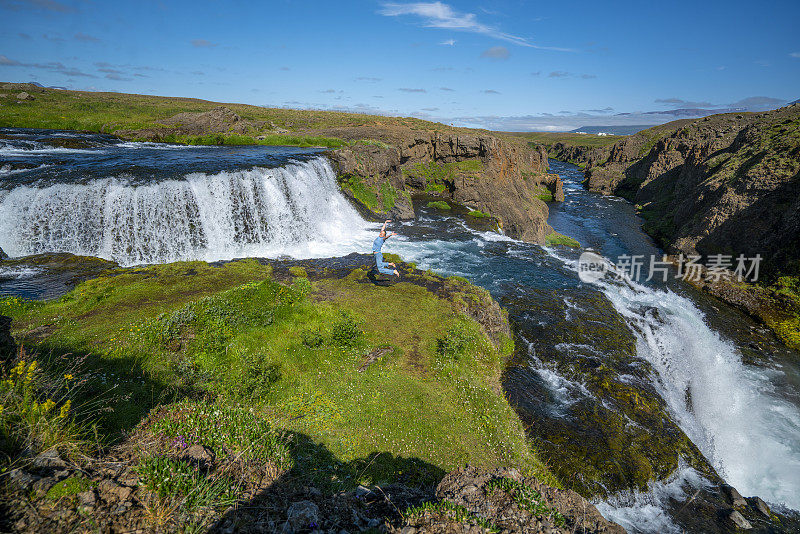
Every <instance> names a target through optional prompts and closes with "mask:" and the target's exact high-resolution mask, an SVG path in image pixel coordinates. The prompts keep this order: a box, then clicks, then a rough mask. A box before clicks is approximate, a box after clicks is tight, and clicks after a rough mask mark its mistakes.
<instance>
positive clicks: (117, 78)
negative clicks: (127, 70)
mask: <svg viewBox="0 0 800 534" xmlns="http://www.w3.org/2000/svg"><path fill="white" fill-rule="evenodd" d="M106 78H107V79H109V80H114V81H117V82H129V81H131V78H126V77H125V76H121V75H119V74H116V73H113V72H112V73H109V74H106Z"/></svg>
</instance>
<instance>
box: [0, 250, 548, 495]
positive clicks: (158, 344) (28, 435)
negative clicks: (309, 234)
mask: <svg viewBox="0 0 800 534" xmlns="http://www.w3.org/2000/svg"><path fill="white" fill-rule="evenodd" d="M275 269H278V267H276V268H275ZM275 269H273V266H272V265H264V264H261V263H259V262H257V261H255V260H242V261H236V262H232V263H227V264H224V265H222V266H211V265H209V264H206V263H201V262H191V263H175V264H167V265H160V266H153V267H146V268H131V269H112V270H110V271H108V272H106V274H104V275H101V276H100V277H98V278H95V279H92V280H89V281H86V282H84V283H82V284H80V285H79V286H77V287H76V288H75V289H74V290H73V291H72V292H70V293H68V294H67V295H65V296H64V297H62V298H60V299H57V300H55V301H49V302H27V301H21V300H20V299H17V298H4V299H0V314H2V315H9V316H11V317H12V318H13V320H14V334H15V336H16V337H17V339H18V340H19V341H21V342H22V343H24V346H25V351H26V352H27V356H26V355H25V354H22V355H21V357H20V358H19V359H17V360H15V361H9V362H8V364H7V365H4V366H2V369H3V375H4V376H3V382H2V387H0V400H1V401H2V411H0V432H1V433H2V438H3V440H2V443H3V449H4V450H3V451H2V452H3V453H4V454H5V455H6V458H10V459H13V458H14V457H15V456H16V454H18V453H19V451H21V450H23V449H26V448H27V449H29V450H31V451H33V452H34V453H36V452H39V451H42V450H46V449H48V448H50V447H52V446H54V445H55V446H60V448H61V450H62V451H65V450H70V451H72V453H73V454H74V455H76V456H75V457H79V456H80V455H81V454H86V453H91V452H92V450H94V453H97V451H98V446H97V443H95V445H94V446H92V445H91V442H92V441H96V440H94V439H89V441H88V442H87V441H86V439H87V438H90V435H89V434H86V430H87V428H88V426H89V425H94V426H95V428H96V429H97V432H99V434H98V437H99V442H100V443H105V444H109V443H120V442H121V443H123V444H124V443H126V442H128V441H130V440H135V441H137V442H138V443H143V442H147V443H150V445H148V446H147V447H145V448H144V449H141V450H140V449H137V451H138V452H136V453H135V454H134V458H133V460H132V461H133V462H134V464H135V465H137V466H138V467H136V469H138V470H139V471H137V472H139V473H143V474H142V476H143V477H144V480H145V483H148V482H146V480H148V479H147V478H146V476H150V477H154V476H156V475H155V474H154V471H153V470H156V471H158V470H159V469H160V470H161V471H163V470H164V469H166V470H167V471H169V470H170V469H173V468H176V467H175V466H172V467H170V466H171V465H172V464H169V465H166V464H165V465H161V464H160V463H159V462H162V463H163V461H166V460H163V461H162V460H159V458H164V457H166V458H170V457H171V454H172V453H171V452H170V451H171V450H173V449H171V448H170V447H173V445H174V443H176V442H180V443H188V444H191V443H195V444H201V445H202V446H204V447H207V448H209V449H211V450H213V451H214V453H215V455H216V456H217V457H223V458H224V457H229V456H231V455H233V457H237V456H236V455H244V456H245V457H254V458H256V459H260V460H259V461H262V462H268V464H269V465H271V466H272V467H270V469H273V470H275V469H277V470H278V471H279V472H281V473H283V472H287V470H289V469H291V470H292V472H293V473H294V474H293V476H296V477H299V478H301V479H305V480H308V481H310V482H312V483H313V484H314V485H316V486H317V487H321V488H325V489H326V491H328V490H329V491H339V490H341V489H349V488H352V487H355V486H356V485H358V484H359V483H361V484H373V483H391V482H403V483H405V484H410V485H412V486H413V485H416V486H419V485H425V484H428V485H429V484H431V483H435V482H437V481H438V478H440V477H441V476H442V474H443V473H444V472H445V471H447V470H450V469H453V468H455V467H458V466H460V465H463V464H464V463H466V462H470V463H472V464H474V465H482V466H487V467H491V466H499V465H509V466H516V467H517V468H522V469H523V470H524V471H526V472H528V473H531V474H535V475H536V476H539V477H540V478H542V479H543V480H545V481H549V482H550V483H556V481H555V480H554V479H553V477H552V475H550V474H549V471H548V470H547V469H546V467H544V465H543V464H542V463H541V462H540V461H539V460H538V459H537V456H536V454H535V451H534V450H533V449H532V448H531V446H530V444H529V443H528V441H527V440H526V437H525V433H524V429H523V427H522V424H521V422H520V420H519V419H518V417H517V416H516V414H515V412H514V410H513V409H512V408H511V406H510V405H509V404H508V402H507V401H506V399H505V398H504V396H503V394H502V392H501V387H500V374H501V371H502V367H503V364H504V362H505V360H506V358H507V357H509V356H510V354H511V352H512V350H513V343H512V341H511V339H510V338H509V337H508V335H507V334H503V333H502V331H497V332H489V331H487V330H486V329H485V327H484V326H482V325H481V324H480V323H478V322H477V321H476V320H475V319H473V318H472V317H473V315H471V314H470V313H469V312H468V310H470V309H480V310H483V312H482V313H484V314H486V313H489V314H492V313H494V314H495V315H497V317H498V318H499V319H500V322H501V324H505V331H506V332H507V331H508V329H507V326H508V324H507V322H506V319H505V318H504V317H503V316H502V314H500V309H499V307H497V305H496V303H494V302H493V301H492V300H491V297H489V296H488V293H486V292H485V291H484V290H482V289H480V288H477V287H475V286H472V285H471V284H469V283H468V282H467V281H466V280H463V279H458V278H449V279H442V278H440V277H438V276H435V275H433V274H430V273H423V272H421V271H417V270H415V269H413V268H411V267H408V266H404V267H403V268H402V269H403V271H404V277H403V281H401V282H399V283H396V284H394V285H392V286H390V287H383V286H380V285H375V284H373V283H371V282H370V281H369V280H368V279H367V272H366V271H365V270H364V269H363V268H355V269H352V270H351V271H342V270H338V271H336V272H335V273H334V272H332V271H323V270H317V271H315V272H314V274H310V273H311V271H308V272H307V271H306V269H305V268H303V267H299V266H294V267H291V268H289V269H287V268H285V267H283V268H282V270H280V272H277V271H276V270H275ZM348 273H349V274H348ZM345 274H346V276H344V275H345ZM487 307H488V308H487ZM409 310H413V312H412V313H410V312H409ZM31 366H33V367H31ZM20 369H22V371H19V370H20ZM46 405H47V406H48V407H47V408H46V409H44V408H43V407H44V406H46ZM126 436H127V437H126ZM131 436H133V437H131ZM100 449H101V450H102V449H103V447H100ZM323 453H324V454H323ZM378 453H379V454H378ZM376 454H377V456H376ZM254 455H255V456H254ZM176 465H177V464H176ZM159 472H160V471H159ZM147 473H149V474H147ZM145 475H146V476H145ZM162 475H163V473H162ZM162 475H159V476H162ZM198 483H199V482H198V481H195V482H194V484H198ZM153 484H156V482H153ZM155 489H158V488H155ZM165 491H167V490H165ZM167 493H169V492H168V491H167Z"/></svg>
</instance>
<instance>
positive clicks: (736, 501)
mask: <svg viewBox="0 0 800 534" xmlns="http://www.w3.org/2000/svg"><path fill="white" fill-rule="evenodd" d="M721 489H722V493H723V494H724V495H725V498H726V499H727V500H728V502H729V503H731V505H733V506H734V507H735V508H739V507H740V506H747V501H746V500H744V497H742V495H741V494H740V493H739V492H738V491H736V488H734V487H733V486H729V485H728V484H723V485H722V486H721Z"/></svg>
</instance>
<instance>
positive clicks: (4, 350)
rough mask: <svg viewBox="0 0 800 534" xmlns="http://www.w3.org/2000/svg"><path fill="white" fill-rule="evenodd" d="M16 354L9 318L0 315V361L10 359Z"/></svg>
mask: <svg viewBox="0 0 800 534" xmlns="http://www.w3.org/2000/svg"><path fill="white" fill-rule="evenodd" d="M16 353H17V344H16V343H15V342H14V338H13V337H12V336H11V317H6V316H5V315H0V361H2V360H5V359H6V358H12V357H13V356H14V355H15V354H16Z"/></svg>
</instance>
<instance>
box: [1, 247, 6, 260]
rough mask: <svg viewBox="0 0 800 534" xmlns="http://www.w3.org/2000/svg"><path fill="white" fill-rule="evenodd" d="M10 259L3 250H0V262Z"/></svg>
mask: <svg viewBox="0 0 800 534" xmlns="http://www.w3.org/2000/svg"><path fill="white" fill-rule="evenodd" d="M7 258H8V254H6V253H5V252H4V251H3V249H2V248H0V261H2V260H5V259H7Z"/></svg>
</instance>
